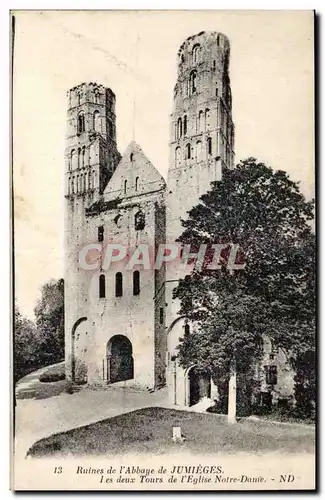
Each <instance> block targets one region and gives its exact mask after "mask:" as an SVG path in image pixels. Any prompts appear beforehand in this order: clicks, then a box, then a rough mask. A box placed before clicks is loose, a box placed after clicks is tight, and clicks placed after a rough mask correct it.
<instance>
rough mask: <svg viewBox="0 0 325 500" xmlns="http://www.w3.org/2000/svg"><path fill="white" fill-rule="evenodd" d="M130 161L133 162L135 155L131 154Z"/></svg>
mask: <svg viewBox="0 0 325 500" xmlns="http://www.w3.org/2000/svg"><path fill="white" fill-rule="evenodd" d="M130 161H133V153H131V154H130Z"/></svg>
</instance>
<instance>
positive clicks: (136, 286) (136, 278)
mask: <svg viewBox="0 0 325 500" xmlns="http://www.w3.org/2000/svg"><path fill="white" fill-rule="evenodd" d="M133 295H140V272H139V271H134V273H133Z"/></svg>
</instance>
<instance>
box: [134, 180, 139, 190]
mask: <svg viewBox="0 0 325 500" xmlns="http://www.w3.org/2000/svg"><path fill="white" fill-rule="evenodd" d="M138 187H139V177H136V178H135V190H136V191H138Z"/></svg>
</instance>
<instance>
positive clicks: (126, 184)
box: [124, 180, 128, 194]
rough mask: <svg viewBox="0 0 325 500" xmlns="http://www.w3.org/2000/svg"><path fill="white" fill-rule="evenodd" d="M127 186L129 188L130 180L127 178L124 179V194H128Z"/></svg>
mask: <svg viewBox="0 0 325 500" xmlns="http://www.w3.org/2000/svg"><path fill="white" fill-rule="evenodd" d="M127 188H128V181H127V180H125V181H124V194H126V191H127Z"/></svg>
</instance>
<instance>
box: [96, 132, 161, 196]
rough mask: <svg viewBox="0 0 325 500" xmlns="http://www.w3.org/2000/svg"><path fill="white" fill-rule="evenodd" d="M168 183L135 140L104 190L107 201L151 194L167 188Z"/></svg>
mask: <svg viewBox="0 0 325 500" xmlns="http://www.w3.org/2000/svg"><path fill="white" fill-rule="evenodd" d="M165 186H166V183H165V181H164V179H163V177H162V176H161V175H160V173H159V172H158V170H157V169H156V168H155V167H154V166H153V164H152V163H151V162H150V160H148V158H147V157H146V156H145V154H144V153H143V151H142V149H141V148H140V146H139V145H138V144H136V143H135V142H134V141H133V142H131V143H130V144H129V146H128V147H127V149H126V151H125V153H124V154H123V156H122V158H121V161H120V163H119V164H118V166H117V167H116V169H115V172H114V174H113V175H112V177H111V179H110V181H109V183H108V185H107V186H106V189H105V191H104V199H105V201H110V200H114V199H117V198H119V199H120V200H123V199H126V198H131V197H134V196H141V195H144V194H150V193H154V192H157V191H161V190H163V189H165Z"/></svg>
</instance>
